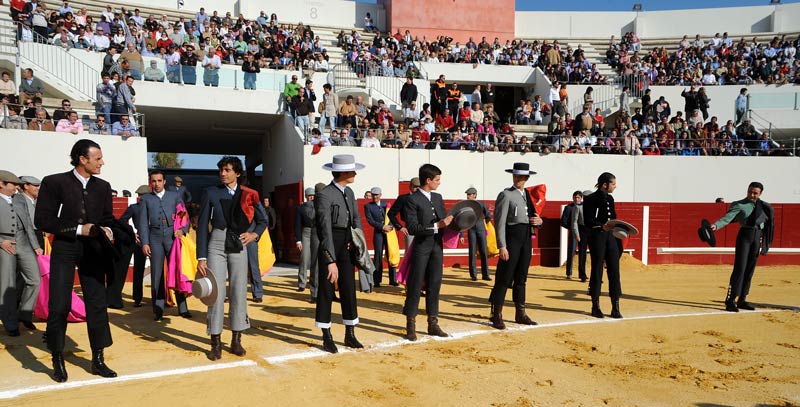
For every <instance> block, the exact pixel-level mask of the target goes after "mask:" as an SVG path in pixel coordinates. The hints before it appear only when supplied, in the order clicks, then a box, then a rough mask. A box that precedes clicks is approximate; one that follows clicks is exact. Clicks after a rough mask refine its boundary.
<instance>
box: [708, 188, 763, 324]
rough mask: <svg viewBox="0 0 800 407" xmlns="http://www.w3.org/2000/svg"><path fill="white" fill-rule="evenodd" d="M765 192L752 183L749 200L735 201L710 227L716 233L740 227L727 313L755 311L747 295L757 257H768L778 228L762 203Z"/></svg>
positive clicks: (726, 303)
mask: <svg viewBox="0 0 800 407" xmlns="http://www.w3.org/2000/svg"><path fill="white" fill-rule="evenodd" d="M763 191H764V185H763V184H762V183H760V182H751V183H750V185H749V186H748V187H747V197H745V199H742V200H740V201H736V202H733V203H732V204H731V208H730V209H729V210H728V213H726V214H725V216H723V217H722V218H721V219H719V220H718V221H716V222H714V223H713V224H712V225H711V230H714V231H716V230H719V229H722V228H723V227H725V226H726V225H727V224H729V223H731V222H733V221H736V222H739V224H740V225H741V227H740V228H739V233H738V234H737V235H736V257H735V258H734V260H733V272H732V273H731V279H730V283H729V284H728V294H727V296H726V297H725V310H726V311H730V312H739V309H745V310H750V311H752V310H755V307H753V306H752V305H751V304H750V303H749V302H747V294H749V293H750V282H751V281H752V279H753V273H755V271H756V262H757V261H758V255H759V253H760V254H761V255H763V256H766V255H767V252H769V247H770V245H771V244H772V239H773V233H774V229H775V213H774V211H773V209H772V206H771V205H770V204H769V203H767V202H764V201H762V200H761V193H762V192H763ZM737 298H738V300H737Z"/></svg>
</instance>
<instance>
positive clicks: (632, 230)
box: [607, 219, 639, 239]
mask: <svg viewBox="0 0 800 407" xmlns="http://www.w3.org/2000/svg"><path fill="white" fill-rule="evenodd" d="M607 224H608V225H611V226H612V227H613V229H611V233H612V234H613V235H614V237H616V238H617V239H627V238H628V237H630V236H636V235H638V234H639V229H637V228H636V226H633V225H631V224H630V223H628V222H625V221H624V220H619V219H611V220H610V221H608V223H607Z"/></svg>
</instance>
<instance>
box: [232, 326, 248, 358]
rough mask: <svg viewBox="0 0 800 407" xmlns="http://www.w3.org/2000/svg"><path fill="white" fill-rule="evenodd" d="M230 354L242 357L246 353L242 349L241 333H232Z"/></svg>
mask: <svg viewBox="0 0 800 407" xmlns="http://www.w3.org/2000/svg"><path fill="white" fill-rule="evenodd" d="M231 353H233V354H234V355H236V356H244V355H245V354H246V353H247V351H246V350H244V348H243V347H242V332H241V331H233V339H231Z"/></svg>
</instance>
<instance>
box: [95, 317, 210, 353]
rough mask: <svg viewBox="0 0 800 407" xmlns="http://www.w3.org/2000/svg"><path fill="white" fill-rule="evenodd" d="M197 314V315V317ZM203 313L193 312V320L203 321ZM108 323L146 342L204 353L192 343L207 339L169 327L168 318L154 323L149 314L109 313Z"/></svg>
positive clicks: (202, 349)
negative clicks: (167, 344)
mask: <svg viewBox="0 0 800 407" xmlns="http://www.w3.org/2000/svg"><path fill="white" fill-rule="evenodd" d="M198 314H199V315H198ZM205 315H206V313H205V312H199V311H195V318H198V319H200V320H201V321H205V319H206V318H205ZM108 322H109V323H110V324H112V325H114V326H116V327H118V328H120V329H122V330H125V331H128V332H130V333H132V334H134V335H136V336H137V337H138V338H140V339H142V340H145V341H148V342H165V343H170V344H172V345H174V346H176V347H177V348H180V349H183V350H186V351H190V352H205V348H201V347H200V346H198V345H196V344H194V343H192V342H195V343H206V342H208V338H207V337H206V336H205V335H203V336H200V335H195V334H192V333H190V332H187V331H184V330H179V329H175V328H172V327H170V325H169V322H170V317H166V316H165V317H164V319H163V320H162V321H161V322H155V321H153V320H152V318H151V314H150V313H148V312H143V313H141V314H128V315H120V314H116V313H110V314H109V315H108Z"/></svg>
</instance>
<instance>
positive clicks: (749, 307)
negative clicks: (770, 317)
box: [736, 301, 756, 311]
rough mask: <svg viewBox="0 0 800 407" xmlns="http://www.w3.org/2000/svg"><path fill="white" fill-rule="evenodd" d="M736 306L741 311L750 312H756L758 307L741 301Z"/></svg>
mask: <svg viewBox="0 0 800 407" xmlns="http://www.w3.org/2000/svg"><path fill="white" fill-rule="evenodd" d="M736 306H737V307H738V308H739V309H744V310H748V311H755V310H756V307H754V306H753V305H752V304H750V303H749V302H747V301H739V302H738V303H737V304H736Z"/></svg>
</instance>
